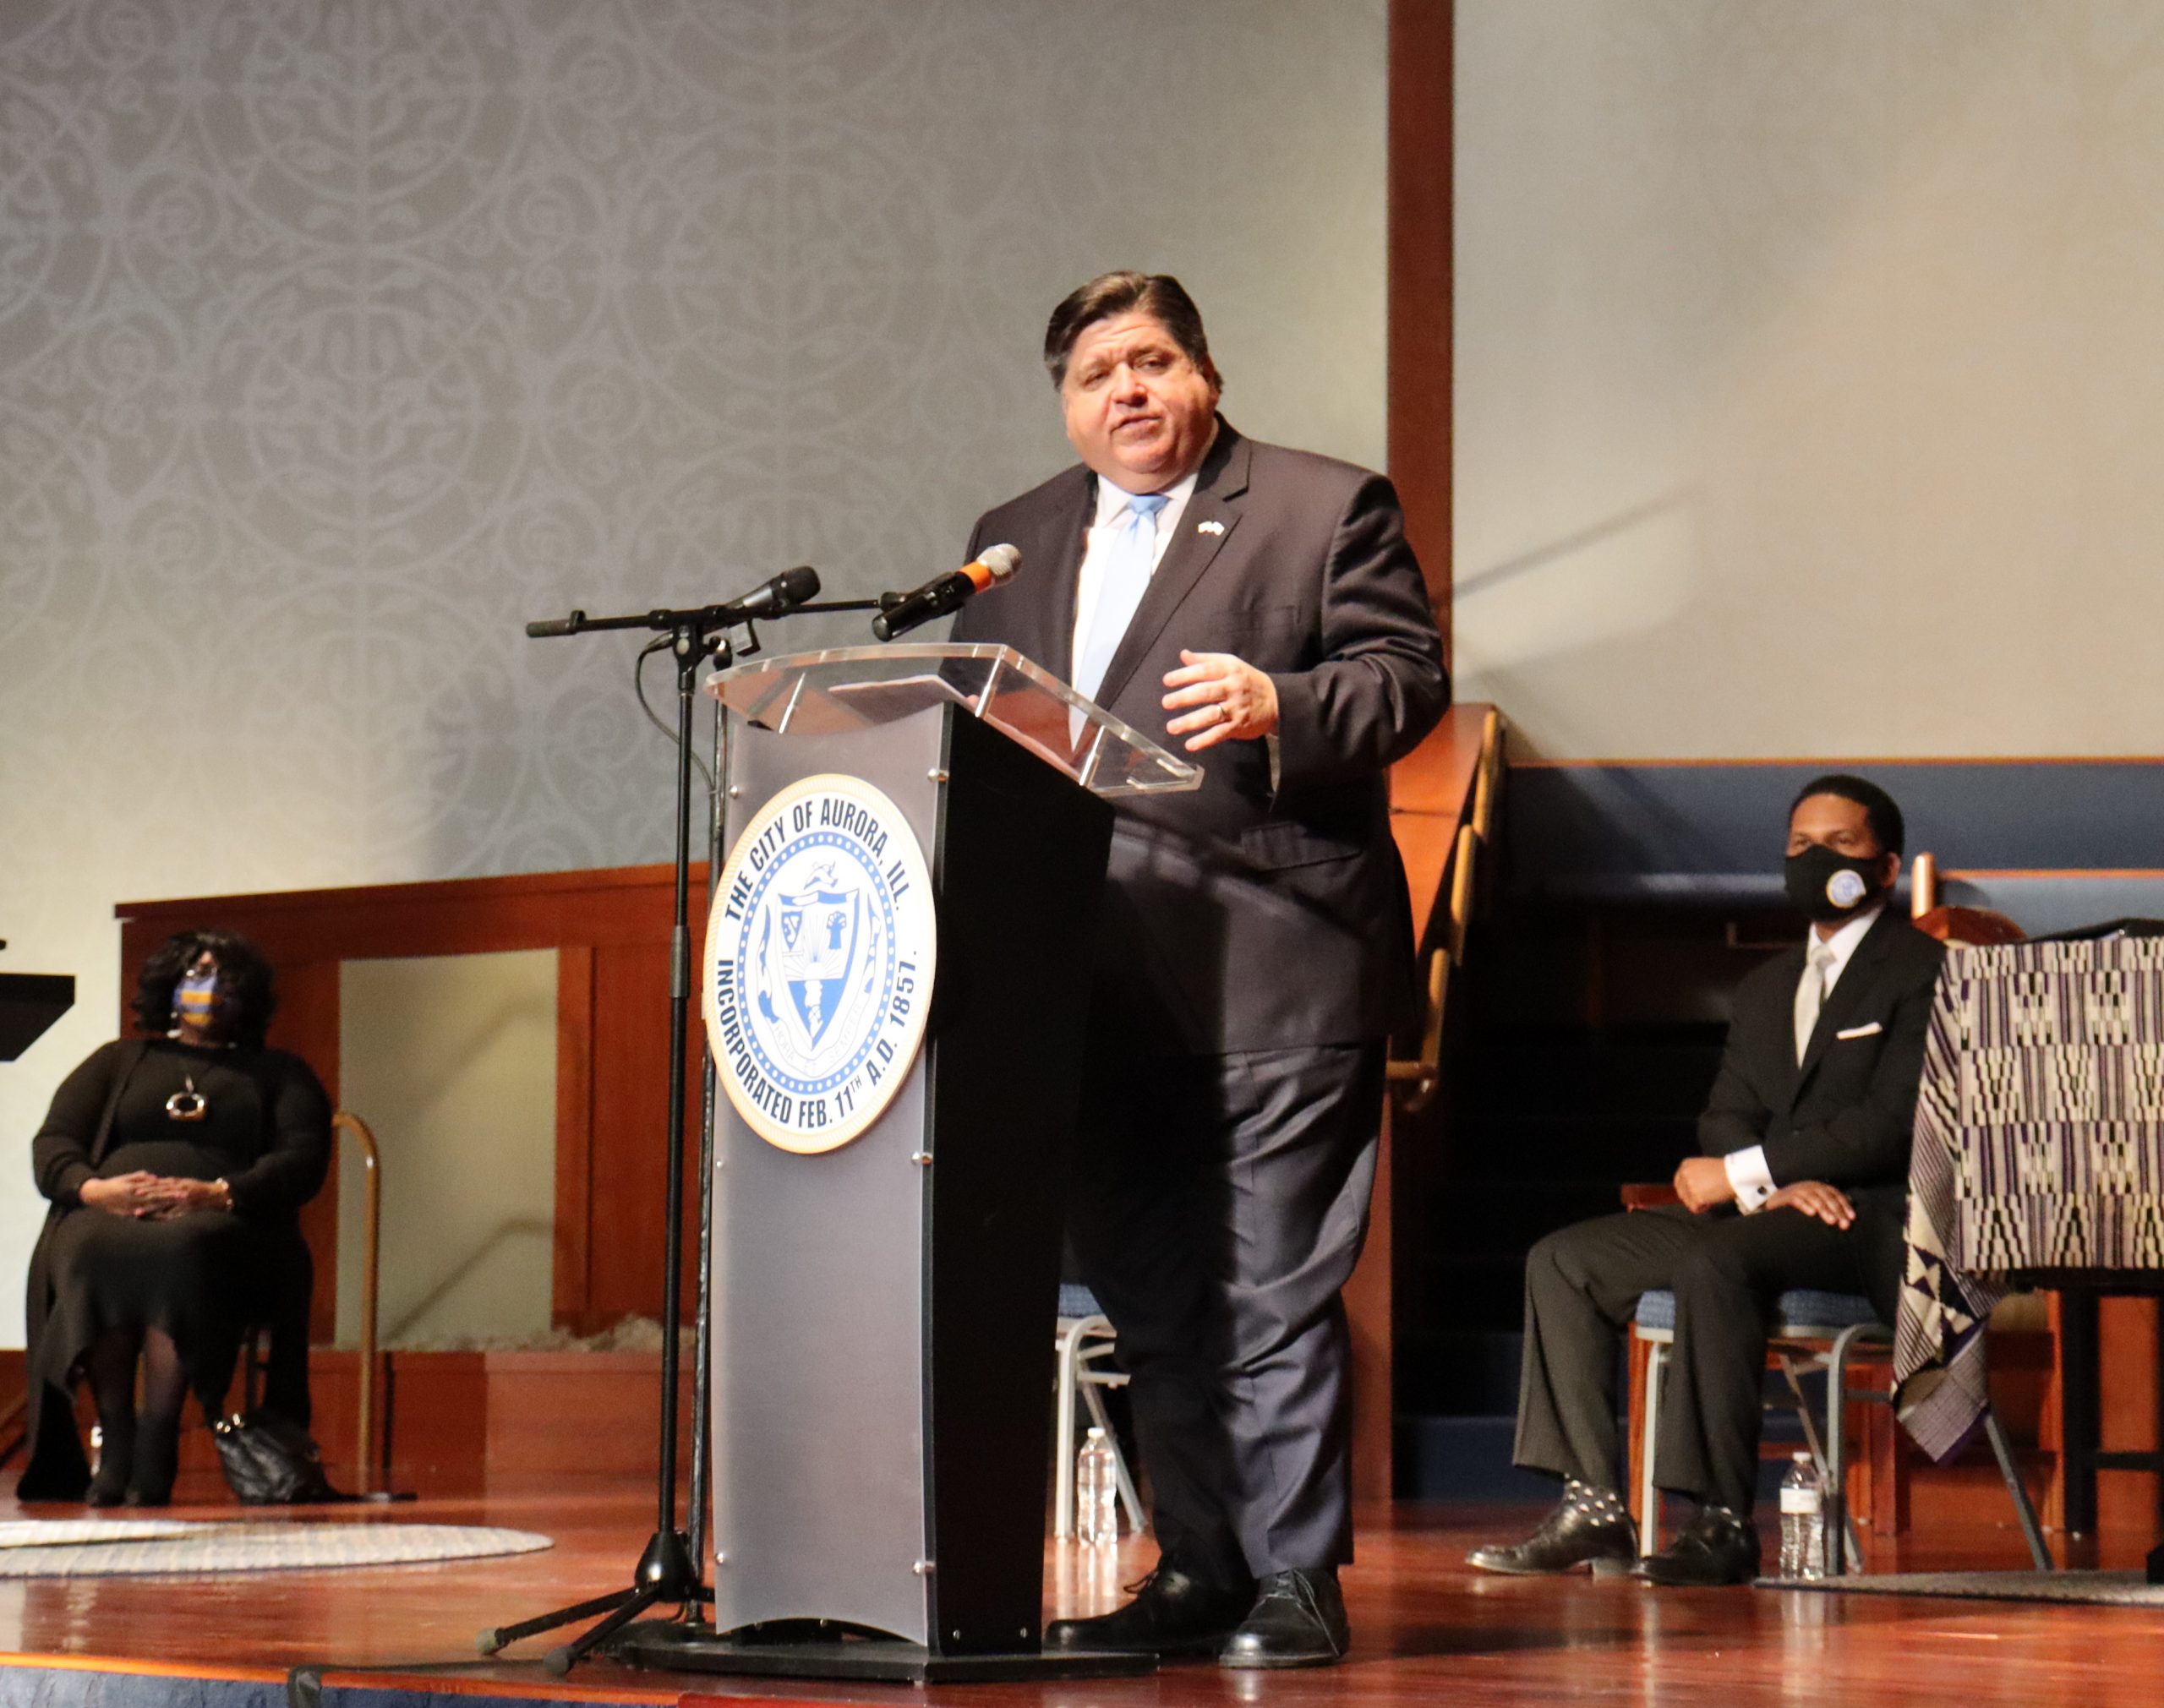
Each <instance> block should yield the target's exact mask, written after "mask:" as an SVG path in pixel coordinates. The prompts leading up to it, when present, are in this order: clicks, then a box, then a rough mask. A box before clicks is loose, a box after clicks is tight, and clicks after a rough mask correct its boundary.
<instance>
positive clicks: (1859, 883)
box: [1782, 842, 1886, 925]
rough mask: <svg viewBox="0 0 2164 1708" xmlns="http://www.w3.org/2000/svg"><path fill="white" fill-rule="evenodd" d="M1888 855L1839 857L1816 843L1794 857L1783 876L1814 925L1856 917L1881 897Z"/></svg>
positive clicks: (1792, 899)
mask: <svg viewBox="0 0 2164 1708" xmlns="http://www.w3.org/2000/svg"><path fill="white" fill-rule="evenodd" d="M1885 860H1886V856H1885V855H1884V854H1867V855H1864V856H1862V857H1861V858H1858V857H1855V856H1851V855H1849V854H1836V853H1835V852H1834V851H1833V849H1829V848H1828V847H1827V846H1826V844H1825V843H1822V842H1815V843H1812V845H1811V846H1810V847H1809V848H1807V849H1805V850H1804V851H1803V852H1802V853H1801V854H1790V856H1789V858H1788V867H1787V870H1785V871H1784V873H1783V874H1782V876H1783V881H1784V882H1785V884H1786V885H1787V887H1788V892H1789V899H1790V901H1791V902H1793V903H1795V904H1796V906H1798V907H1799V908H1801V909H1803V911H1804V912H1805V914H1807V915H1808V916H1809V917H1810V918H1811V919H1812V922H1813V923H1814V924H1817V925H1828V924H1831V923H1832V922H1833V920H1835V919H1850V918H1853V917H1854V916H1855V913H1856V911H1857V910H1858V909H1861V908H1866V907H1869V906H1870V905H1871V903H1872V902H1873V901H1874V900H1876V899H1877V897H1878V896H1879V894H1880V886H1879V881H1878V872H1879V868H1880V867H1881V866H1882V865H1884V864H1885Z"/></svg>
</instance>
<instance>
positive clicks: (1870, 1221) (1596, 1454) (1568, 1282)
mask: <svg viewBox="0 0 2164 1708" xmlns="http://www.w3.org/2000/svg"><path fill="white" fill-rule="evenodd" d="M1906 1196H1907V1195H1906V1193H1905V1192H1904V1191H1903V1190H1902V1189H1901V1188H1899V1187H1894V1188H1890V1189H1888V1188H1884V1187H1880V1188H1875V1189H1872V1190H1870V1191H1866V1192H1855V1193H1851V1194H1850V1198H1851V1201H1852V1202H1853V1203H1855V1208H1856V1220H1855V1225H1853V1226H1851V1227H1849V1228H1847V1229H1839V1228H1834V1227H1830V1226H1828V1225H1827V1224H1826V1223H1824V1222H1822V1221H1820V1220H1817V1218H1816V1217H1814V1216H1807V1215H1805V1214H1803V1213H1802V1212H1801V1211H1800V1210H1793V1209H1778V1210H1762V1211H1761V1212H1759V1213H1758V1214H1756V1215H1750V1216H1745V1215H1738V1214H1733V1213H1720V1212H1717V1213H1713V1214H1707V1215H1692V1214H1691V1213H1690V1212H1689V1211H1688V1210H1686V1209H1682V1208H1680V1206H1669V1207H1667V1208H1664V1209H1651V1210H1638V1211H1633V1212H1631V1213H1628V1214H1618V1215H1612V1216H1602V1217H1599V1218H1598V1219H1597V1220H1593V1221H1589V1222H1580V1223H1578V1224H1577V1225H1576V1226H1575V1227H1568V1228H1565V1229H1563V1230H1562V1231H1560V1232H1559V1233H1553V1234H1550V1235H1549V1236H1547V1237H1546V1238H1545V1239H1544V1240H1542V1241H1539V1242H1538V1244H1537V1245H1535V1246H1534V1247H1533V1250H1532V1251H1531V1252H1529V1253H1527V1258H1526V1275H1525V1362H1524V1367H1523V1371H1522V1375H1521V1378H1520V1382H1519V1389H1518V1427H1517V1442H1516V1449H1515V1450H1514V1452H1513V1454H1512V1457H1513V1459H1514V1460H1515V1461H1516V1463H1517V1464H1519V1465H1524V1466H1526V1467H1527V1468H1529V1469H1532V1470H1536V1471H1552V1472H1554V1473H1555V1474H1556V1475H1558V1476H1575V1477H1577V1479H1579V1481H1581V1482H1588V1483H1593V1484H1595V1485H1597V1486H1599V1487H1608V1488H1615V1487H1620V1486H1621V1485H1622V1482H1623V1478H1622V1476H1621V1475H1620V1458H1621V1455H1620V1453H1619V1451H1618V1443H1617V1439H1616V1428H1615V1370H1616V1364H1617V1356H1616V1355H1617V1351H1618V1349H1619V1347H1620V1344H1621V1340H1622V1336H1623V1334H1625V1332H1626V1330H1627V1329H1628V1327H1629V1325H1630V1322H1631V1317H1632V1315H1633V1314H1634V1313H1635V1312H1636V1311H1637V1304H1638V1296H1639V1295H1640V1294H1641V1293H1644V1292H1647V1291H1652V1290H1654V1289H1658V1288H1666V1289H1668V1290H1669V1291H1672V1292H1674V1293H1675V1346H1674V1347H1673V1349H1672V1351H1671V1354H1670V1359H1669V1370H1670V1372H1672V1373H1671V1374H1670V1376H1669V1379H1668V1381H1667V1382H1666V1383H1665V1384H1664V1388H1663V1392H1662V1395H1661V1411H1660V1422H1659V1429H1658V1431H1657V1432H1656V1436H1655V1445H1654V1459H1655V1466H1654V1469H1655V1474H1656V1478H1657V1480H1658V1482H1659V1485H1660V1487H1662V1488H1664V1489H1665V1490H1668V1491H1669V1492H1674V1493H1679V1494H1689V1495H1695V1496H1697V1498H1699V1499H1701V1500H1704V1501H1709V1502H1712V1503H1714V1504H1717V1505H1720V1506H1724V1507H1727V1508H1729V1509H1730V1510H1731V1511H1734V1512H1739V1513H1747V1512H1749V1511H1750V1510H1751V1505H1752V1503H1753V1500H1754V1498H1755V1492H1756V1488H1757V1476H1758V1433H1759V1426H1760V1423H1761V1421H1762V1394H1763V1390H1764V1376H1765V1370H1766V1338H1767V1329H1768V1323H1769V1321H1770V1318H1771V1313H1772V1311H1773V1301H1774V1300H1775V1299H1776V1298H1777V1297H1778V1296H1779V1295H1780V1294H1781V1293H1782V1292H1784V1291H1787V1290H1788V1289H1790V1288H1791V1287H1816V1288H1819V1289H1822V1290H1823V1291H1828V1292H1837V1293H1863V1294H1866V1295H1867V1296H1869V1297H1870V1299H1871V1301H1872V1305H1873V1307H1875V1308H1876V1309H1877V1311H1878V1312H1879V1314H1880V1320H1881V1321H1883V1322H1887V1323H1891V1322H1892V1321H1893V1320H1894V1308H1895V1305H1896V1302H1897V1301H1898V1298H1899V1288H1900V1279H1901V1264H1902V1239H1901V1235H1902V1217H1903V1207H1904V1203H1905V1201H1906Z"/></svg>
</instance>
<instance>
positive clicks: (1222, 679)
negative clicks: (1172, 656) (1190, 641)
mask: <svg viewBox="0 0 2164 1708" xmlns="http://www.w3.org/2000/svg"><path fill="white" fill-rule="evenodd" d="M1165 686H1166V687H1167V688H1168V689H1170V690H1172V691H1171V692H1170V693H1168V694H1167V695H1166V696H1165V701H1164V705H1165V710H1166V711H1167V712H1181V713H1182V714H1183V715H1181V716H1180V717H1178V718H1173V719H1172V721H1171V722H1170V723H1167V724H1166V726H1165V731H1166V733H1167V734H1170V735H1185V736H1187V738H1188V739H1187V750H1188V751H1189V753H1199V752H1200V751H1201V750H1203V749H1204V748H1205V747H1215V746H1216V745H1217V744H1218V743H1219V742H1221V741H1260V739H1262V738H1263V737H1264V736H1265V735H1269V734H1274V733H1275V732H1276V728H1277V685H1276V684H1275V683H1274V682H1272V681H1271V679H1269V678H1268V677H1267V676H1265V675H1264V674H1262V672H1261V671H1260V670H1258V669H1256V668H1254V665H1252V664H1249V663H1247V662H1245V661H1244V660H1243V659H1239V658H1234V657H1233V656H1232V654H1231V653H1230V652H1188V651H1187V650H1186V649H1185V648H1184V647H1183V648H1182V649H1181V652H1180V668H1178V669H1177V670H1172V671H1167V673H1166V675H1165ZM1187 707H1194V710H1193V711H1191V712H1190V711H1188V710H1186V708H1187ZM1189 731H1198V732H1199V734H1189Z"/></svg>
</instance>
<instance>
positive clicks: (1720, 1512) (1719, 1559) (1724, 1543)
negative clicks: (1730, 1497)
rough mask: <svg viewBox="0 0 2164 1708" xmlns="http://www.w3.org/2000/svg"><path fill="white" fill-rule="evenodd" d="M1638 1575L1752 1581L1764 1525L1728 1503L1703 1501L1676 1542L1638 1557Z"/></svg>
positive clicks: (1682, 1581)
mask: <svg viewBox="0 0 2164 1708" xmlns="http://www.w3.org/2000/svg"><path fill="white" fill-rule="evenodd" d="M1635 1575H1637V1576H1638V1577H1642V1578H1643V1579H1644V1580H1646V1581H1647V1582H1648V1583H1649V1584H1661V1585H1667V1586H1669V1587H1671V1588H1684V1587H1693V1586H1695V1587H1697V1588H1702V1589H1712V1588H1715V1587H1718V1586H1719V1585H1723V1584H1747V1583H1749V1582H1750V1581H1751V1579H1753V1578H1755V1577H1757V1575H1758V1531H1757V1528H1756V1527H1755V1526H1754V1525H1752V1524H1751V1520H1749V1519H1748V1518H1746V1517H1743V1516H1740V1514H1736V1513H1733V1512H1731V1511H1730V1510H1729V1509H1728V1508H1726V1507H1724V1506H1702V1507H1700V1508H1699V1509H1698V1513H1697V1517H1695V1518H1693V1519H1692V1520H1691V1522H1690V1523H1688V1524H1687V1525H1684V1526H1683V1530H1682V1533H1681V1534H1680V1535H1679V1536H1677V1537H1676V1538H1675V1541H1674V1542H1670V1543H1669V1545H1668V1546H1667V1547H1664V1548H1663V1549H1662V1550H1661V1551H1660V1552H1659V1553H1657V1554H1648V1555H1647V1556H1646V1558H1643V1559H1642V1560H1640V1561H1639V1562H1638V1564H1637V1572H1636V1574H1635Z"/></svg>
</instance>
